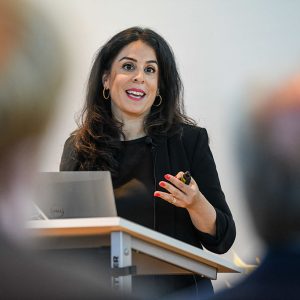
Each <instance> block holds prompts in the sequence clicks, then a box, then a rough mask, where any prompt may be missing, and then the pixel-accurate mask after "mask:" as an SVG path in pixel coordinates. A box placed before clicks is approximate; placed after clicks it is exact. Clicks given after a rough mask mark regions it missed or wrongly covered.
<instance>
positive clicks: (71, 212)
mask: <svg viewBox="0 0 300 300" xmlns="http://www.w3.org/2000/svg"><path fill="white" fill-rule="evenodd" d="M116 216H117V210H116V204H115V198H114V193H113V186H112V181H111V175H110V172H109V171H93V172H89V171H74V172H73V171H67V172H41V173H39V174H38V179H37V184H36V189H35V195H34V200H33V207H32V213H31V215H30V219H31V220H37V219H38V220H43V219H45V220H47V219H65V218H93V217H116Z"/></svg>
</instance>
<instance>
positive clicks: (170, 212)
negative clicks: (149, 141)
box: [153, 136, 175, 237]
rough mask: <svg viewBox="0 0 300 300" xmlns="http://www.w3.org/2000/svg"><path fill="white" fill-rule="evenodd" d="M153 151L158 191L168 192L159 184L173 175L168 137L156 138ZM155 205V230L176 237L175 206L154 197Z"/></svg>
mask: <svg viewBox="0 0 300 300" xmlns="http://www.w3.org/2000/svg"><path fill="white" fill-rule="evenodd" d="M154 143H155V147H154V151H153V164H154V173H155V174H154V176H155V184H156V187H155V189H156V190H161V191H164V192H166V190H164V189H163V188H161V187H160V186H159V185H158V184H159V182H160V181H161V180H165V179H164V175H165V174H168V173H169V174H170V173H171V165H170V157H169V151H168V139H167V136H163V137H156V138H155V139H154ZM154 201H155V202H154V205H155V208H154V210H155V219H156V221H155V230H157V231H159V232H161V233H163V234H167V235H169V236H172V237H175V206H174V205H172V204H170V203H168V202H166V201H165V200H163V199H161V198H157V197H154Z"/></svg>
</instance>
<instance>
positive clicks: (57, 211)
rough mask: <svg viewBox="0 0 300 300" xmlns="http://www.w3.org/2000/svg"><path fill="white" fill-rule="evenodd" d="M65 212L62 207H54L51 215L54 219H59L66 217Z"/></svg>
mask: <svg viewBox="0 0 300 300" xmlns="http://www.w3.org/2000/svg"><path fill="white" fill-rule="evenodd" d="M64 214H65V212H64V209H63V208H62V207H57V206H54V207H52V208H51V209H50V215H51V217H52V218H53V219H59V218H62V217H63V216H64Z"/></svg>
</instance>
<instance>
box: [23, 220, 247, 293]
mask: <svg viewBox="0 0 300 300" xmlns="http://www.w3.org/2000/svg"><path fill="white" fill-rule="evenodd" d="M28 229H29V232H30V234H31V235H32V236H33V238H34V240H35V241H36V242H37V247H42V248H44V249H68V248H69V249H71V248H97V247H101V246H109V245H110V246H111V268H112V285H113V287H114V288H115V289H121V290H125V291H130V290H131V281H132V275H134V274H138V275H141V274H144V275H145V274H178V275H179V274H187V273H197V274H200V275H201V276H203V277H207V278H210V279H216V278H217V274H218V273H237V272H241V269H240V268H238V267H237V266H235V265H234V264H233V263H232V262H230V261H228V260H225V259H224V258H222V257H220V256H218V255H216V254H213V253H211V252H208V251H204V250H201V249H199V248H196V247H193V246H191V245H189V244H186V243H183V242H181V241H178V240H176V239H174V238H171V237H169V236H166V235H164V234H161V233H159V232H156V231H153V230H151V229H148V228H145V227H143V226H141V225H138V224H136V223H133V222H130V221H127V220H125V219H122V218H119V217H112V218H83V219H55V220H37V221H30V222H29V223H28Z"/></svg>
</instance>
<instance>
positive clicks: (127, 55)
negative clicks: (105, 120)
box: [103, 41, 159, 121]
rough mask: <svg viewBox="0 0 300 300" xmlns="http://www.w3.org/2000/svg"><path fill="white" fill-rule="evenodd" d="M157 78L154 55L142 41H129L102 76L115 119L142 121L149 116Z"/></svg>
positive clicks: (156, 65) (156, 64)
mask: <svg viewBox="0 0 300 300" xmlns="http://www.w3.org/2000/svg"><path fill="white" fill-rule="evenodd" d="M158 75H159V69H158V62H157V58H156V55H155V52H154V50H153V49H152V48H151V47H150V46H148V45H147V44H145V43H144V42H142V41H136V42H132V43H130V44H129V45H127V46H125V47H124V48H123V49H122V50H121V51H120V53H119V54H118V55H117V57H116V58H115V60H114V61H113V63H112V67H111V70H110V73H109V74H105V75H104V76H103V83H104V87H105V88H106V89H109V90H110V97H111V107H112V112H113V114H114V116H115V117H116V118H117V119H118V120H120V121H124V120H127V119H133V118H136V117H142V118H144V117H145V116H146V115H147V114H148V113H149V111H150V109H151V106H152V104H153V102H154V100H155V97H156V95H157V89H158Z"/></svg>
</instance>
